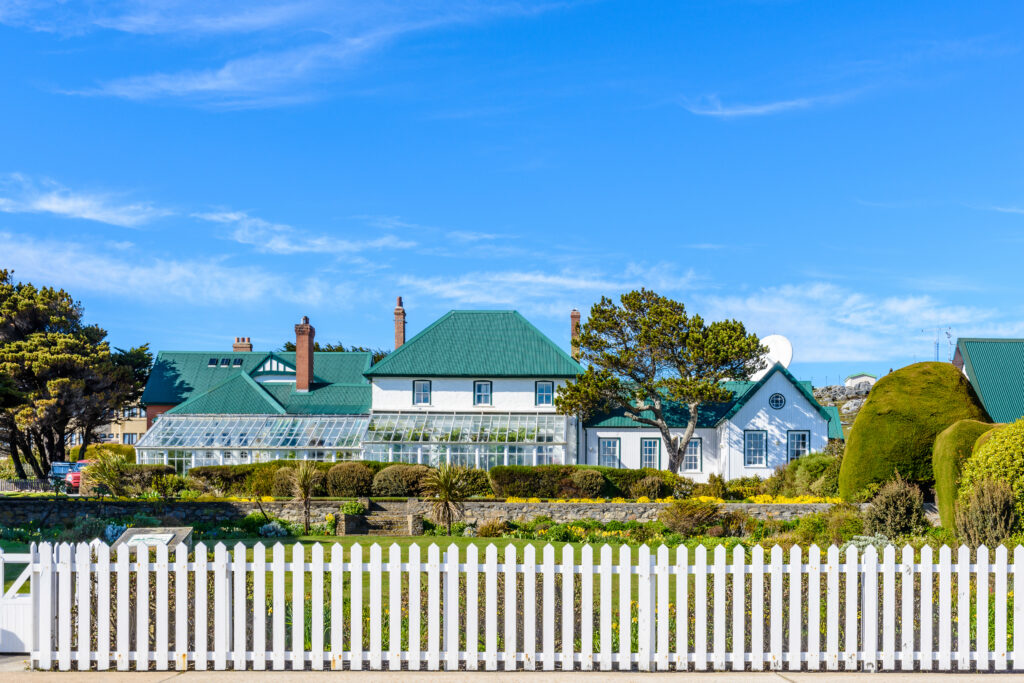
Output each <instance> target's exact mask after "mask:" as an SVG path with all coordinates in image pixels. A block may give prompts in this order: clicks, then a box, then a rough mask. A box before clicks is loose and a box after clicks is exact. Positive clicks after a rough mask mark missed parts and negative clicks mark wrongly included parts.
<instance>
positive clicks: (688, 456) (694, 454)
mask: <svg viewBox="0 0 1024 683" xmlns="http://www.w3.org/2000/svg"><path fill="white" fill-rule="evenodd" d="M703 450H704V447H703V443H702V442H701V440H700V438H698V437H693V438H691V439H690V442H689V443H687V444H686V452H685V453H683V471H684V472H700V471H701V469H702V467H701V466H702V464H703V457H702V456H703Z"/></svg>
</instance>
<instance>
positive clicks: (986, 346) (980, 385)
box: [953, 338, 1024, 422]
mask: <svg viewBox="0 0 1024 683" xmlns="http://www.w3.org/2000/svg"><path fill="white" fill-rule="evenodd" d="M953 364H954V365H955V366H956V367H957V368H958V369H959V370H960V371H961V372H963V373H964V375H966V376H967V379H968V381H970V383H971V386H972V387H974V391H975V392H976V393H977V394H978V398H980V399H981V403H982V405H983V406H985V411H986V412H987V413H988V414H989V417H991V418H992V420H993V421H994V422H1016V421H1017V420H1019V419H1020V418H1021V417H1024V339H985V338H961V339H957V341H956V353H955V355H954V356H953Z"/></svg>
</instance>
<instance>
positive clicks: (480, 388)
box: [473, 381, 491, 406]
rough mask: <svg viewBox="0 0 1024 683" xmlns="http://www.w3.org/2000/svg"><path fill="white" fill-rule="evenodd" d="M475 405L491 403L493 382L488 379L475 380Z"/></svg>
mask: <svg viewBox="0 0 1024 683" xmlns="http://www.w3.org/2000/svg"><path fill="white" fill-rule="evenodd" d="M473 405H475V406H489V405H491V383H490V382H487V381H480V382H473Z"/></svg>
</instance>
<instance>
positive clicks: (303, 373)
mask: <svg viewBox="0 0 1024 683" xmlns="http://www.w3.org/2000/svg"><path fill="white" fill-rule="evenodd" d="M315 336H316V330H315V329H313V326H312V325H310V324H309V318H308V317H306V316H302V322H301V323H299V324H298V325H296V326H295V391H302V392H306V391H309V385H310V384H311V383H312V382H313V339H314V337H315Z"/></svg>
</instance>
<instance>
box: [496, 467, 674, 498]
mask: <svg viewBox="0 0 1024 683" xmlns="http://www.w3.org/2000/svg"><path fill="white" fill-rule="evenodd" d="M587 471H590V472H596V473H598V474H599V475H601V477H602V478H603V479H604V482H605V483H604V484H603V485H602V487H601V491H602V493H603V494H604V495H605V496H608V497H611V498H615V497H621V498H629V497H632V491H633V485H634V484H636V483H637V482H638V481H640V480H641V479H643V478H645V477H657V478H658V479H659V480H660V481H661V482H662V486H661V488H660V491H659V495H658V496H657V497H659V498H662V497H665V496H668V495H671V493H672V491H673V490H674V489H675V488H676V486H677V485H679V484H680V480H681V479H682V477H679V476H678V475H675V474H672V473H671V472H669V471H667V470H656V469H650V468H647V469H639V470H629V469H617V468H614V467H594V466H592V465H537V466H536V467H531V466H527V465H500V466H498V467H493V468H491V470H490V473H489V474H490V480H491V488H492V489H493V491H494V493H495V494H496V495H498V496H501V497H503V498H508V497H517V498H534V497H536V498H583V497H596V496H584V495H582V492H581V490H580V488H579V487H578V486H577V485H576V483H575V481H574V479H573V477H574V476H575V475H576V473H579V472H587ZM580 476H584V477H591V475H580ZM591 481H593V482H595V484H594V485H593V486H595V487H596V479H592V478H591ZM591 490H593V489H591Z"/></svg>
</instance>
